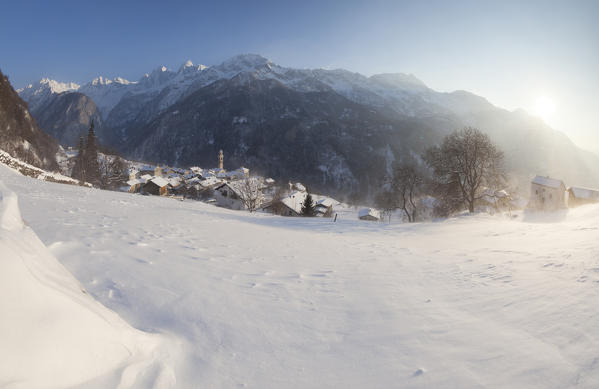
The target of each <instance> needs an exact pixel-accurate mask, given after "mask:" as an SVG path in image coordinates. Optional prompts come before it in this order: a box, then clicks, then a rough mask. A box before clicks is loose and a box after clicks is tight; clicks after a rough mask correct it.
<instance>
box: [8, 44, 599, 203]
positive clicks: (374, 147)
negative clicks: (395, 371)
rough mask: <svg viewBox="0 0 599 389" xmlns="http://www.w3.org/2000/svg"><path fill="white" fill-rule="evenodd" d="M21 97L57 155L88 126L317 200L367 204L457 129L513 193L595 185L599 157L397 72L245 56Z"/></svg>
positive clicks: (131, 144)
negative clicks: (534, 182) (399, 166)
mask: <svg viewBox="0 0 599 389" xmlns="http://www.w3.org/2000/svg"><path fill="white" fill-rule="evenodd" d="M19 94H20V96H21V97H22V98H23V99H24V100H26V101H27V102H28V104H29V108H30V110H31V113H32V115H33V116H34V117H35V118H36V119H37V120H38V122H39V123H40V127H41V128H42V129H44V130H45V131H46V132H48V133H49V134H51V135H52V136H54V137H55V138H56V139H58V140H59V141H60V142H61V143H62V144H66V145H74V144H76V142H77V139H78V137H79V136H80V135H81V134H82V133H84V131H86V130H87V128H88V127H89V122H90V121H91V120H94V122H95V123H96V128H97V134H98V137H99V139H100V141H101V142H102V143H103V144H104V145H105V146H108V147H112V148H115V149H117V150H119V151H120V152H122V153H123V154H124V155H125V156H127V157H130V158H135V159H140V160H146V161H151V162H160V163H167V164H172V165H177V166H185V165H187V166H189V165H200V166H212V165H215V163H216V156H217V153H218V150H219V149H223V150H224V152H225V156H226V159H225V165H226V166H228V167H231V168H232V167H236V166H239V165H245V166H248V167H251V168H252V169H253V170H254V171H256V170H258V171H259V172H261V173H262V174H265V175H269V176H273V177H275V178H278V179H282V180H287V179H294V180H296V179H297V180H302V181H304V182H305V183H306V184H308V185H309V186H310V187H312V188H313V189H315V190H328V191H333V192H344V193H347V192H357V193H359V194H361V195H369V194H372V193H373V192H375V191H376V190H377V185H380V183H381V182H382V180H383V179H384V177H385V176H386V175H387V174H388V173H389V172H390V169H391V167H392V164H393V162H394V161H400V160H415V161H417V162H418V161H420V155H421V153H422V152H423V151H424V150H425V149H426V148H427V147H429V146H431V145H433V144H436V143H439V142H440V141H441V140H442V138H443V136H445V135H446V134H448V133H449V132H451V131H453V130H455V129H458V128H461V127H464V126H474V127H477V128H479V129H481V130H482V131H484V132H486V133H488V134H489V135H490V137H491V138H492V139H493V140H494V141H495V142H496V143H497V144H498V145H499V147H501V148H502V149H503V150H504V152H505V154H506V164H507V167H508V170H509V171H510V172H511V173H512V174H513V175H514V177H516V178H517V180H516V181H517V182H518V183H519V185H520V186H522V187H523V186H525V185H526V181H527V179H528V178H529V177H530V176H534V175H537V174H542V175H550V176H554V177H558V178H562V179H564V180H566V182H567V183H568V184H570V183H571V184H576V185H587V186H599V172H598V171H597V168H596V167H597V166H599V157H598V156H597V155H595V154H593V153H590V152H587V151H584V150H581V149H580V148H578V147H577V146H575V145H574V144H573V143H572V142H571V141H570V140H569V139H568V138H567V137H566V136H565V135H564V134H562V133H561V132H558V131H555V130H553V129H551V128H550V127H549V126H547V125H546V124H545V123H544V122H543V121H541V120H540V119H538V118H535V117H532V116H530V115H528V114H527V113H526V112H524V111H522V110H517V111H513V112H510V111H507V110H504V109H501V108H499V107H496V106H494V105H492V104H491V103H489V102H488V101H487V100H485V99H484V98H483V97H480V96H477V95H474V94H472V93H469V92H466V91H455V92H451V93H442V92H437V91H434V90H433V89H431V88H429V87H427V86H426V85H425V84H424V83H423V82H422V81H420V80H419V79H417V78H416V77H415V76H413V75H408V74H402V73H396V74H378V75H373V76H370V77H366V76H364V75H361V74H358V73H352V72H350V71H347V70H342V69H336V70H325V69H295V68H288V67H282V66H279V65H277V64H275V63H273V62H272V61H270V60H268V59H266V58H264V57H261V56H259V55H254V54H246V55H239V56H236V57H233V58H231V59H229V60H227V61H225V62H223V63H222V64H220V65H217V66H213V67H206V66H203V65H194V64H193V63H192V62H191V61H187V62H186V63H184V64H183V65H182V66H181V67H180V68H179V69H178V70H176V71H171V70H169V69H167V68H166V67H164V66H159V67H158V68H156V69H154V70H153V71H152V72H150V73H148V74H145V75H144V76H142V77H141V78H140V79H139V80H138V81H128V80H125V79H122V78H115V79H112V80H109V79H106V78H103V77H98V78H96V79H94V80H92V81H91V82H89V83H87V84H85V85H81V86H80V85H77V84H75V83H72V82H69V83H60V82H57V81H54V80H49V79H42V80H41V81H39V82H37V83H35V84H32V85H29V86H27V87H26V88H23V89H21V90H19Z"/></svg>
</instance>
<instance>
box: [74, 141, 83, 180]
mask: <svg viewBox="0 0 599 389" xmlns="http://www.w3.org/2000/svg"><path fill="white" fill-rule="evenodd" d="M71 177H73V178H75V179H77V180H79V181H85V142H84V141H83V136H80V137H79V152H78V153H77V157H76V158H75V165H74V166H73V171H72V172H71Z"/></svg>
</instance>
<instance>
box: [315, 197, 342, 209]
mask: <svg viewBox="0 0 599 389" xmlns="http://www.w3.org/2000/svg"><path fill="white" fill-rule="evenodd" d="M335 203H337V202H336V201H335V200H333V199H332V198H330V197H325V198H322V199H320V200H318V201H317V202H316V206H317V207H318V206H322V207H327V208H328V207H332V206H333V205H335ZM337 204H338V203H337Z"/></svg>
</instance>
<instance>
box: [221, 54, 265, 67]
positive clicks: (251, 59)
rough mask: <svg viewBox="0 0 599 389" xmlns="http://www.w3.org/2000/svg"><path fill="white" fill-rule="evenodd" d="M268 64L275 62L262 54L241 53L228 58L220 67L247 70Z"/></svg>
mask: <svg viewBox="0 0 599 389" xmlns="http://www.w3.org/2000/svg"><path fill="white" fill-rule="evenodd" d="M266 65H273V63H272V62H271V61H270V60H269V59H267V58H264V57H263V56H261V55H258V54H239V55H236V56H234V57H232V58H230V59H228V60H226V61H225V62H223V63H222V64H221V65H219V67H221V68H224V69H227V70H229V69H231V70H232V69H235V70H240V71H246V70H255V69H258V68H260V67H263V66H266Z"/></svg>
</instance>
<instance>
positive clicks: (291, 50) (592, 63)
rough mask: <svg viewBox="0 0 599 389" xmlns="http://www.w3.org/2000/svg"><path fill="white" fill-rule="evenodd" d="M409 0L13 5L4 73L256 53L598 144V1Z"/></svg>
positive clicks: (106, 68) (22, 78)
mask: <svg viewBox="0 0 599 389" xmlns="http://www.w3.org/2000/svg"><path fill="white" fill-rule="evenodd" d="M414 3H415V2H399V1H392V2H385V1H378V2H373V1H369V2H350V1H344V2H316V1H304V2H294V3H293V4H288V3H286V2H260V3H253V2H252V3H250V2H227V3H226V4H215V3H213V2H183V1H173V2H170V3H169V6H168V7H165V6H164V3H162V2H151V1H143V2H142V1H138V2H127V3H125V2H111V1H105V2H102V3H101V4H100V3H97V4H86V3H85V2H74V1H73V2H70V1H64V2H41V1H40V2H36V1H31V2H26V3H25V2H18V3H17V2H12V3H10V4H5V5H3V14H4V15H5V16H7V17H5V18H4V20H3V23H2V24H1V25H0V34H1V36H2V37H3V40H2V46H3V56H2V58H0V68H2V70H3V71H4V72H5V73H7V74H8V75H9V76H10V78H11V81H12V83H13V84H14V85H15V86H16V87H23V86H25V85H26V84H28V83H30V82H33V81H36V80H38V79H39V78H41V77H45V76H48V77H52V78H55V79H58V80H60V81H67V80H69V81H75V82H79V83H85V82H87V81H89V80H90V79H91V78H92V77H95V76H97V75H100V74H101V75H104V76H108V77H115V76H122V77H125V78H128V79H132V80H136V79H138V78H139V77H140V76H141V75H142V74H143V73H146V72H148V71H150V70H151V69H152V68H155V67H157V66H158V65H161V64H164V65H166V66H168V67H171V68H177V67H178V66H179V65H180V64H181V63H183V62H184V61H185V60H187V59H191V60H193V61H194V62H196V63H202V64H205V65H214V64H218V63H219V62H220V61H222V60H224V59H226V58H228V57H231V56H233V55H235V54H239V53H248V52H252V53H259V54H261V55H264V56H266V57H268V58H270V59H271V60H273V61H274V62H276V63H278V64H280V65H284V66H292V67H309V68H318V67H323V68H344V69H348V70H351V71H356V72H360V73H363V74H365V75H371V74H375V73H383V72H404V73H412V74H414V75H415V76H417V77H418V78H420V79H421V80H422V81H424V82H425V83H426V84H427V85H428V86H429V87H431V88H433V89H436V90H440V91H453V90H456V89H464V90H468V91H471V92H473V93H476V94H479V95H481V96H483V97H486V98H487V99H488V100H489V101H491V102H492V103H493V104H496V105H498V106H500V107H504V108H507V109H510V110H513V109H517V108H524V109H526V110H527V111H528V112H530V113H532V114H536V115H538V116H540V117H542V118H543V120H545V121H546V122H547V123H548V124H550V125H551V126H552V127H553V128H555V129H558V130H560V131H563V132H564V133H566V134H567V135H568V136H569V137H570V138H571V139H572V140H573V141H574V142H575V143H576V144H578V145H579V146H581V147H583V148H586V149H589V150H593V151H595V152H599V131H598V128H597V124H596V123H597V112H599V100H598V99H597V98H596V96H595V91H596V90H598V89H599V75H598V73H597V68H598V65H599V49H598V48H599V27H597V24H596V22H595V19H596V17H597V15H599V3H598V2H595V1H568V2H566V1H556V2H551V1H530V2H526V4H523V3H522V2H518V1H514V2H509V1H502V2H480V1H453V2H426V4H414ZM8 37H11V38H10V39H8Z"/></svg>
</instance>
